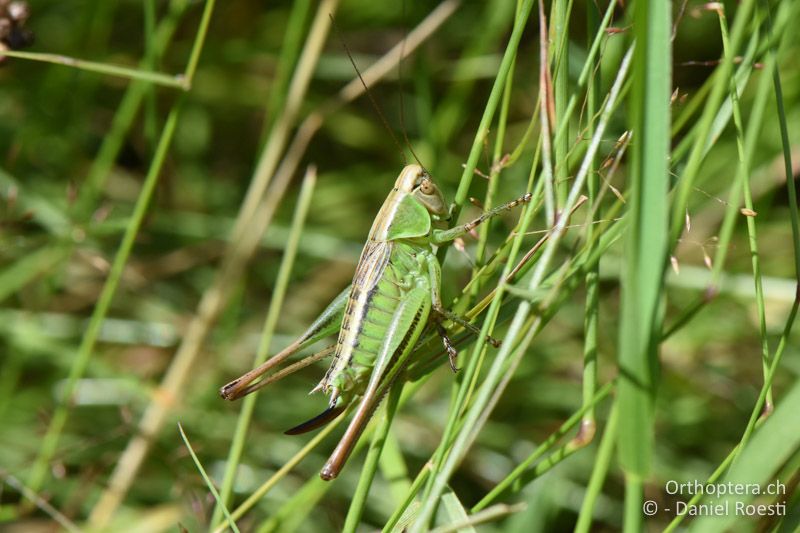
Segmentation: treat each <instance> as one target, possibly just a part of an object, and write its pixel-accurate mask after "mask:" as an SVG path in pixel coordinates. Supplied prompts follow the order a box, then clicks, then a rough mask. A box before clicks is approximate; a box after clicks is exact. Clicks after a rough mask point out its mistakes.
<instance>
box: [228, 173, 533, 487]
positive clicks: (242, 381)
mask: <svg viewBox="0 0 800 533" xmlns="http://www.w3.org/2000/svg"><path fill="white" fill-rule="evenodd" d="M530 198H531V195H530V193H528V194H525V195H524V196H521V197H520V198H518V199H516V200H513V201H511V202H508V203H506V204H503V205H501V206H499V207H496V208H495V209H492V210H491V211H488V212H486V213H484V214H483V215H481V216H480V217H478V218H476V219H475V220H473V221H471V222H468V223H466V224H462V225H459V226H455V227H454V228H451V229H438V228H436V226H437V225H439V224H438V223H440V222H442V221H444V220H446V219H447V218H448V206H447V204H446V203H445V201H444V198H443V197H442V194H441V192H440V191H439V188H438V187H437V186H436V184H435V183H434V182H433V180H432V179H431V177H430V175H429V174H428V173H427V172H426V171H425V169H424V168H423V167H422V166H421V165H408V166H406V167H405V168H404V169H403V170H402V172H400V176H399V177H398V178H397V181H396V182H395V184H394V187H393V188H392V191H391V192H390V193H389V196H388V197H387V198H386V201H384V203H383V205H382V206H381V209H380V211H379V212H378V215H377V217H376V218H375V221H374V223H373V224H372V229H370V232H369V238H368V239H367V243H366V244H365V245H364V249H363V251H362V252H361V257H360V259H359V261H358V266H357V267H356V272H355V275H354V276H353V283H352V284H351V285H350V286H349V287H348V288H347V289H345V290H344V291H343V292H342V293H341V294H340V295H339V296H337V297H336V299H334V300H333V302H332V303H331V304H330V305H329V306H328V307H327V309H325V310H324V311H323V312H322V314H321V315H320V316H319V317H318V318H317V319H316V320H315V321H314V323H313V324H311V326H310V327H309V328H308V329H307V330H306V331H305V333H303V334H302V335H300V337H299V338H298V339H297V340H295V341H294V342H292V343H291V344H290V345H289V346H287V347H286V348H285V349H284V350H283V351H281V352H280V353H278V354H276V355H274V356H273V357H272V358H270V359H269V360H268V361H266V362H265V363H264V364H263V365H261V366H259V367H258V368H255V369H253V370H251V371H250V372H247V373H246V374H244V375H242V376H241V377H239V378H237V379H235V380H233V381H231V382H230V383H228V384H227V385H225V386H224V387H222V389H221V390H220V394H221V395H222V397H223V398H225V399H226V400H235V399H237V398H240V397H242V396H244V395H246V394H248V393H250V392H252V391H254V390H256V389H258V388H260V387H262V386H264V385H265V384H267V383H268V382H270V381H271V380H270V377H267V378H265V379H262V380H260V381H257V382H256V380H257V379H258V378H259V377H260V376H263V375H264V374H266V373H267V372H269V371H270V370H271V369H272V368H274V367H276V366H277V365H279V364H280V363H281V362H282V361H283V360H284V359H286V358H287V357H289V356H291V355H292V354H293V353H295V352H297V351H298V350H300V349H302V348H303V347H305V346H308V345H311V344H313V343H314V342H316V341H318V340H320V339H322V338H324V337H326V336H328V335H331V334H333V333H337V332H338V339H337V341H336V344H335V345H334V346H332V347H329V348H326V349H325V350H323V352H322V353H330V352H332V353H333V361H332V363H331V366H330V368H329V369H328V371H327V372H326V373H325V377H323V378H322V381H320V382H319V384H318V385H317V386H316V387H315V388H314V389H313V391H312V392H314V391H322V392H324V393H325V394H327V395H328V396H329V403H328V408H327V409H326V410H325V411H323V412H322V413H321V414H319V415H318V416H316V417H314V418H312V419H311V420H308V421H307V422H304V423H302V424H300V425H298V426H296V427H294V428H292V429H290V430H288V431H287V432H286V433H287V434H290V435H295V434H299V433H305V432H307V431H310V430H312V429H316V428H318V427H320V426H322V425H324V424H326V423H328V422H330V421H331V420H333V419H334V418H336V417H337V416H339V415H340V414H341V413H342V412H343V411H344V410H345V409H346V408H347V406H348V405H350V404H351V402H353V401H359V403H358V406H357V407H356V410H355V414H354V415H353V419H352V420H351V422H350V424H349V426H348V427H347V430H346V431H345V433H344V436H343V437H342V439H341V440H340V441H339V444H338V445H337V446H336V449H335V450H334V451H333V454H332V455H331V456H330V459H328V462H326V463H325V466H323V467H322V470H321V471H320V476H321V477H322V479H325V480H331V479H333V478H335V477H336V476H337V475H338V474H339V472H340V471H341V469H342V467H343V466H344V463H345V462H346V461H347V458H348V456H349V455H350V452H351V451H352V449H353V446H354V445H355V443H356V442H357V440H358V438H359V436H360V435H361V432H362V431H363V430H364V427H365V426H366V424H367V422H368V421H369V418H370V416H371V415H372V413H373V412H374V411H375V408H376V407H377V406H378V404H379V402H380V400H381V398H382V397H383V395H384V394H385V392H386V391H387V390H388V388H389V387H391V386H392V384H393V382H394V381H395V379H397V377H398V375H399V374H400V372H401V371H402V370H403V368H404V367H405V365H406V363H407V362H408V360H409V356H410V354H411V352H412V351H413V349H414V346H415V344H416V342H417V340H418V339H419V338H420V335H421V334H422V332H423V330H424V329H425V328H426V327H427V326H428V325H429V324H431V323H433V325H435V327H436V328H437V330H438V331H439V332H440V334H441V335H442V339H443V341H444V345H445V348H446V350H447V353H448V356H449V359H450V365H451V367H452V368H453V369H454V370H455V368H456V365H455V357H456V351H455V349H453V347H452V344H451V342H450V341H449V339H448V338H447V335H446V332H445V330H444V328H443V326H442V324H443V323H444V322H445V321H448V320H449V321H451V322H454V323H456V324H459V325H461V326H463V327H466V328H469V329H471V330H473V331H475V330H477V328H475V326H474V325H472V324H469V323H468V322H467V321H466V320H464V319H463V318H461V317H459V316H456V315H454V314H453V313H451V312H450V311H448V310H447V309H445V308H444V307H443V305H442V300H441V295H440V292H439V289H440V285H441V267H440V265H439V261H438V260H437V258H436V254H435V253H434V252H433V248H432V247H433V246H440V245H442V244H445V243H448V242H450V241H452V240H453V239H456V238H458V237H461V236H462V235H464V234H466V233H468V232H470V231H471V230H472V229H473V228H475V227H476V226H478V225H479V224H481V223H482V222H484V221H486V220H488V219H490V218H492V217H494V216H496V215H498V214H500V213H502V212H503V211H506V210H508V209H511V208H513V207H515V206H517V205H519V204H521V203H525V202H528V201H530ZM318 355H321V354H318ZM311 357H315V356H311ZM316 358H320V357H319V356H316ZM315 360H316V359H315ZM299 366H305V364H302V365H298V367H299ZM298 367H294V368H295V369H296V368H298Z"/></svg>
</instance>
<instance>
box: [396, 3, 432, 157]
mask: <svg viewBox="0 0 800 533" xmlns="http://www.w3.org/2000/svg"><path fill="white" fill-rule="evenodd" d="M400 5H401V6H402V13H401V22H402V24H403V40H402V41H401V42H400V60H399V61H398V62H397V87H398V89H399V90H400V130H401V131H402V132H403V139H405V141H406V146H408V149H409V150H411V155H413V156H414V159H416V160H417V163H418V164H419V166H421V167H422V168H425V165H423V164H422V163H421V162H420V160H419V157H417V154H416V152H414V147H413V146H411V141H409V140H408V129H407V128H406V110H405V105H404V100H403V57H405V55H406V39H407V38H408V32H407V31H406V2H405V0H403V1H402V2H400ZM426 172H427V170H426Z"/></svg>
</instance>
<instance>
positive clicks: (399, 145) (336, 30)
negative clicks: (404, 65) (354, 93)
mask: <svg viewBox="0 0 800 533" xmlns="http://www.w3.org/2000/svg"><path fill="white" fill-rule="evenodd" d="M329 16H330V18H331V23H332V24H333V30H334V33H336V37H337V38H338V39H339V42H340V43H342V47H343V48H344V51H345V52H346V53H347V57H348V59H349V60H350V64H351V65H353V68H354V69H355V71H356V74H357V75H358V79H359V80H361V85H363V86H364V90H365V91H366V93H367V97H368V98H369V101H370V103H371V104H372V108H373V109H374V110H375V113H377V115H378V117H379V118H380V119H381V122H382V123H383V127H384V128H386V131H388V132H389V135H390V136H391V137H392V140H393V141H394V143H395V145H397V149H398V150H399V151H400V157H402V158H403V163H407V162H408V160H407V159H406V156H405V153H404V152H403V145H402V143H401V142H400V140H399V139H398V138H397V135H395V134H394V131H392V128H391V127H390V126H389V122H388V121H387V120H386V117H385V116H384V115H383V112H382V111H381V108H380V107H379V106H378V102H376V101H375V98H374V97H373V96H372V91H370V89H369V87H368V86H367V84H366V82H365V81H364V78H363V77H362V76H361V71H360V70H359V69H358V65H356V62H355V60H354V59H353V54H351V53H350V49H349V48H348V47H347V43H346V42H344V39H342V35H341V33H340V32H339V26H337V24H336V20H335V19H334V18H333V15H329ZM403 46H405V38H404V39H403ZM402 58H403V50H402V49H401V53H400V61H401V62H402ZM401 97H402V92H401ZM401 102H402V100H401ZM401 106H402V104H401ZM403 135H404V137H405V141H406V144H407V146H408V149H409V150H410V151H411V155H413V156H414V159H415V160H416V161H417V163H418V164H419V166H421V167H422V168H425V165H423V164H422V162H421V161H420V160H419V158H418V157H417V154H415V153H414V149H413V148H412V147H411V143H409V142H408V136H407V135H406V134H405V128H404V129H403Z"/></svg>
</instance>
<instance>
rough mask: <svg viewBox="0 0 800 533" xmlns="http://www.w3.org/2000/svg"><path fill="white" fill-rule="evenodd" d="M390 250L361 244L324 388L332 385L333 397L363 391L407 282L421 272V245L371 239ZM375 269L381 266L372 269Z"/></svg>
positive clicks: (330, 387)
mask: <svg viewBox="0 0 800 533" xmlns="http://www.w3.org/2000/svg"><path fill="white" fill-rule="evenodd" d="M377 245H380V246H385V247H389V250H376V251H372V253H373V254H374V255H375V256H379V255H380V254H386V257H384V258H382V260H381V258H380V257H375V258H374V259H373V258H372V257H371V256H370V255H369V254H370V253H371V251H370V250H369V248H367V249H365V253H364V255H362V258H361V261H360V262H359V268H358V269H357V271H356V276H355V278H354V279H353V288H352V289H351V292H350V297H349V299H348V301H347V306H346V308H345V313H344V318H343V320H342V328H341V330H340V331H339V338H338V340H337V342H336V351H335V353H334V359H333V362H332V363H331V367H330V369H329V370H328V373H327V374H326V376H325V379H324V380H323V390H325V391H326V392H328V391H332V395H331V401H332V402H335V401H336V398H337V397H338V396H340V395H342V396H345V398H343V399H344V400H349V398H350V397H352V396H354V395H358V394H361V393H363V391H364V387H365V386H366V382H367V377H368V376H369V374H370V372H371V371H372V367H373V366H374V364H375V358H376V356H377V355H378V352H379V351H380V348H381V345H382V344H383V341H384V339H385V337H386V335H387V330H388V328H389V326H390V324H391V322H392V319H393V316H394V313H395V310H396V309H397V307H398V305H399V304H400V302H401V301H402V298H403V296H404V295H405V293H406V292H407V291H408V286H407V284H408V283H409V281H410V280H412V279H413V278H415V277H416V275H417V274H418V273H419V264H418V262H417V259H416V254H417V252H419V251H420V250H421V249H420V247H418V246H415V245H413V244H409V243H405V242H398V241H394V242H387V243H375V244H373V246H377ZM376 269H377V270H379V271H376Z"/></svg>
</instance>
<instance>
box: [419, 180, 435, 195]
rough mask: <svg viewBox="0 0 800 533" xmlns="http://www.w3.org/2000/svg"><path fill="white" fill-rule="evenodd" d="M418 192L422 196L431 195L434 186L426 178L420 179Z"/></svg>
mask: <svg viewBox="0 0 800 533" xmlns="http://www.w3.org/2000/svg"><path fill="white" fill-rule="evenodd" d="M419 190H420V191H422V194H433V191H434V190H435V189H434V186H433V182H432V181H431V180H429V179H428V178H422V181H421V182H420V184H419Z"/></svg>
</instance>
